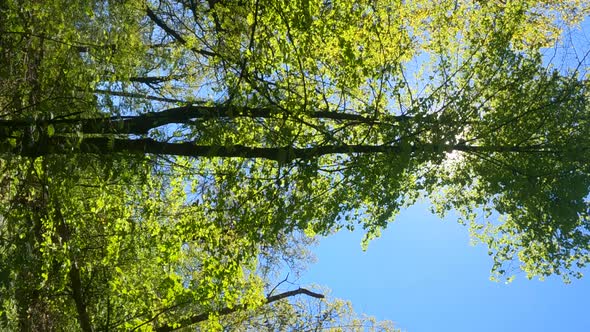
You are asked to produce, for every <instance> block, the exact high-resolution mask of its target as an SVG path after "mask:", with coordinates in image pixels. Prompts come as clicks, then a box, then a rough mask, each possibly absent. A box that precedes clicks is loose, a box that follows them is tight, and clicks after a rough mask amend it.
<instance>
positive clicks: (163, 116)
mask: <svg viewBox="0 0 590 332" xmlns="http://www.w3.org/2000/svg"><path fill="white" fill-rule="evenodd" d="M587 11H588V4H587V3H586V2H584V1H575V0H569V1H505V2H499V1H496V2H481V1H468V0H452V1H451V0H441V1H439V2H437V3H432V2H431V1H426V0H424V1H422V0H420V1H412V2H411V3H407V2H402V1H390V0H387V1H386V0H372V1H357V2H354V3H348V2H342V3H336V2H333V1H312V0H309V1H307V0H306V1H295V2H292V1H291V2H290V1H274V0H264V1H263V0H253V1H229V0H221V1H208V2H207V3H205V2H197V1H192V0H183V1H173V0H168V1H158V2H155V1H154V2H151V1H147V2H146V1H139V0H137V1H127V2H125V3H119V2H112V1H79V2H76V3H75V4H72V3H70V2H69V1H52V2H51V3H50V4H43V5H40V4H38V3H36V2H24V3H22V1H18V2H17V1H11V0H6V1H3V2H1V3H0V14H1V15H2V17H4V18H5V19H4V20H3V21H2V22H0V32H1V34H0V38H1V39H0V41H1V45H2V46H1V48H0V54H1V58H0V63H1V66H0V73H1V75H0V77H2V80H1V81H0V109H1V110H2V111H1V112H2V113H1V115H0V117H1V118H0V153H1V154H2V163H1V164H0V166H1V167H2V169H3V171H4V172H3V174H4V176H3V178H2V181H1V185H2V186H1V193H2V194H1V195H2V196H1V197H2V202H3V204H2V208H1V210H0V215H1V216H2V238H3V242H2V249H3V251H2V253H1V255H2V256H3V258H6V259H5V260H4V261H5V262H7V263H6V264H5V265H4V266H2V270H1V271H2V273H1V276H2V278H0V279H1V280H2V284H1V289H2V294H3V298H4V299H6V300H5V301H4V302H5V303H4V305H3V309H2V310H3V311H4V312H5V317H6V318H7V321H8V320H12V321H14V322H17V323H16V325H11V327H12V328H17V327H18V328H20V329H21V330H23V331H26V330H32V329H36V330H42V329H47V330H51V329H52V327H54V326H79V327H80V328H81V329H82V330H85V331H91V330H97V329H98V330H111V329H117V328H119V329H128V328H133V327H134V326H138V325H141V324H143V325H141V326H142V328H145V329H148V328H152V329H155V330H158V329H159V328H160V329H164V328H165V327H166V326H171V327H172V326H176V325H177V324H181V325H182V323H180V322H187V321H190V320H191V317H193V318H194V317H200V316H199V315H201V314H203V313H207V317H209V316H210V315H209V313H210V314H211V317H213V316H215V314H216V313H217V314H219V313H224V312H226V313H228V314H236V315H238V314H240V313H241V312H246V311H247V309H248V308H259V307H260V306H261V305H263V304H264V303H265V301H267V300H268V298H267V297H266V296H264V292H263V290H264V286H263V284H264V278H261V277H260V276H259V275H258V273H259V272H260V271H259V270H258V268H257V266H258V263H257V262H258V261H260V260H266V259H269V257H270V256H269V255H268V254H270V253H272V252H273V251H278V252H284V251H285V250H287V248H289V244H290V243H292V241H293V237H292V236H293V234H301V233H305V234H307V235H308V236H313V235H315V234H329V233H331V232H334V231H336V230H338V229H341V228H344V227H346V228H349V229H352V228H354V227H357V225H359V226H360V227H363V228H364V229H365V230H366V231H367V236H366V240H369V239H371V238H373V237H375V236H378V234H379V230H380V229H382V228H383V227H386V225H387V224H388V223H389V222H391V221H392V220H393V218H394V216H395V215H396V213H397V212H398V211H399V210H400V209H401V208H403V207H405V206H409V205H412V204H413V203H414V202H416V200H417V199H418V198H420V197H429V198H431V200H432V201H433V210H435V211H436V212H437V213H439V214H444V213H445V212H447V211H449V210H451V209H455V210H457V211H459V212H461V214H462V215H463V222H466V223H469V224H470V226H471V230H472V231H473V233H474V235H475V237H477V238H479V239H480V240H482V241H483V242H485V243H486V244H487V245H488V246H489V247H490V253H491V254H492V255H494V260H495V264H494V268H493V272H494V273H495V274H497V275H504V274H505V273H506V268H505V267H504V264H505V263H507V262H510V261H512V260H513V259H519V260H520V261H521V267H522V268H523V269H524V270H525V271H527V273H528V275H529V276H531V277H532V276H546V275H550V274H554V273H557V274H563V275H565V277H566V278H567V276H568V275H573V276H576V277H578V276H580V275H579V272H578V268H581V267H583V266H585V264H586V263H587V262H588V260H589V248H590V240H589V238H588V226H589V219H588V200H587V198H586V197H587V196H588V191H589V188H590V177H589V174H590V172H589V169H588V159H589V154H588V153H589V151H588V148H589V141H588V137H589V135H588V134H589V131H590V126H589V123H588V116H587V112H588V105H587V100H588V82H587V81H586V79H585V76H584V75H585V71H584V70H585V67H584V66H585V65H586V64H585V62H584V59H585V58H584V59H580V61H579V62H578V63H576V64H574V65H573V66H569V67H568V68H570V69H569V70H558V69H556V68H554V67H552V66H551V65H550V64H548V63H547V61H546V60H545V59H544V58H543V56H542V54H543V50H544V48H545V47H547V46H549V45H552V44H553V43H555V42H558V41H559V38H560V34H561V32H562V31H563V29H565V27H569V26H573V25H575V24H577V23H579V22H580V21H581V20H582V19H583V18H584V15H586V14H587ZM492 213H496V214H497V215H499V216H500V219H499V221H497V222H496V221H491V220H492V219H491V216H492ZM494 217H495V215H494ZM482 220H483V222H482ZM494 220H495V218H494ZM365 244H366V243H365ZM265 299H266V300H265ZM232 308H239V309H240V310H239V312H236V311H232V310H233V309H232ZM224 310H225V311H224ZM228 310H229V311H228ZM10 315H13V316H14V317H12V316H10ZM9 316H10V317H9ZM32 317H35V319H34V320H33V319H32ZM8 318H10V319H8ZM41 318H42V319H41ZM33 322H38V323H33ZM146 322H147V324H144V323H146ZM198 322H200V321H198ZM32 324H39V325H37V326H33V325H32ZM211 324H213V323H211ZM17 325H18V326H17Z"/></svg>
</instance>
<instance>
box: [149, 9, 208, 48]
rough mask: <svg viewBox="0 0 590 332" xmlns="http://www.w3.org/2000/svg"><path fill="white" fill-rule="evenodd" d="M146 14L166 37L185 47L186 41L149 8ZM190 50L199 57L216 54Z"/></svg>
mask: <svg viewBox="0 0 590 332" xmlns="http://www.w3.org/2000/svg"><path fill="white" fill-rule="evenodd" d="M146 12H147V16H148V17H149V18H150V19H151V20H152V21H153V22H154V23H155V24H156V25H157V26H159V27H160V28H161V29H162V30H164V31H165V32H166V33H167V34H168V35H170V36H171V37H172V38H174V39H175V40H176V41H177V42H179V43H181V44H182V45H186V40H185V39H184V38H183V37H182V36H181V35H180V34H179V33H178V32H176V31H174V30H173V29H172V28H170V27H169V26H168V25H167V24H166V22H164V21H162V20H161V19H160V18H159V17H158V16H157V15H156V13H154V11H153V10H151V8H150V7H146ZM191 50H192V51H193V52H195V53H198V54H201V55H205V56H215V55H216V54H215V53H213V52H211V51H207V50H200V49H197V48H194V47H193V48H191Z"/></svg>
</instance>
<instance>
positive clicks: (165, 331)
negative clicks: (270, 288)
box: [156, 288, 324, 332]
mask: <svg viewBox="0 0 590 332" xmlns="http://www.w3.org/2000/svg"><path fill="white" fill-rule="evenodd" d="M296 295H307V296H310V297H313V298H316V299H323V298H324V295H323V294H319V293H315V292H312V291H310V290H308V289H305V288H299V289H295V290H292V291H288V292H284V293H281V294H277V295H273V296H269V297H267V298H266V303H265V304H270V303H272V302H276V301H279V300H282V299H286V298H288V297H292V296H296ZM246 309H248V308H247V307H246V306H245V305H238V306H235V307H232V308H228V307H225V308H222V309H221V310H219V311H217V312H216V313H217V314H219V315H229V314H231V313H234V312H236V311H240V310H246ZM211 313H212V312H204V313H202V314H198V315H195V316H192V317H190V318H187V319H185V320H182V321H181V322H180V323H179V324H180V325H179V326H177V327H172V326H171V325H165V326H162V327H159V328H157V329H156V332H170V331H175V330H178V329H181V328H185V327H188V326H190V325H194V324H197V323H200V322H204V321H206V320H207V319H209V315H210V314H211Z"/></svg>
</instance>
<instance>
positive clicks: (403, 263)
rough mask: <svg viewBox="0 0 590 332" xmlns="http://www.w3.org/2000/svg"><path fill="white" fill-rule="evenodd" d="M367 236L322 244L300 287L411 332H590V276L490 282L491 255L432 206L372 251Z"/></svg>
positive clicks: (414, 212)
mask: <svg viewBox="0 0 590 332" xmlns="http://www.w3.org/2000/svg"><path fill="white" fill-rule="evenodd" d="M362 234H363V233H362V232H361V231H358V232H357V231H355V232H352V233H351V232H346V231H342V232H340V233H338V234H336V235H333V236H330V237H327V238H323V239H322V240H321V243H320V245H319V246H318V247H317V248H316V249H315V250H314V252H315V254H316V256H317V259H318V261H317V263H316V264H314V265H312V266H310V268H309V269H308V271H307V272H306V273H305V274H304V275H303V276H302V278H301V279H300V280H299V281H298V283H300V284H301V285H308V284H311V283H316V284H319V285H322V286H326V287H329V288H330V289H332V293H331V296H333V297H336V298H342V299H346V300H350V301H351V302H352V303H353V305H354V308H355V310H356V311H357V312H358V313H365V314H368V315H373V316H376V317H377V318H378V319H388V320H392V321H394V322H395V323H396V326H397V327H399V328H402V329H404V330H406V331H409V332H427V331H453V332H461V331H478V332H485V331H495V332H497V331H503V332H510V331H519V332H523V331H568V332H575V331H590V313H588V308H590V280H588V279H587V278H589V277H590V273H589V272H590V270H586V273H585V274H586V275H587V277H586V279H580V280H573V282H572V283H571V284H564V283H563V282H562V281H561V279H560V278H548V279H546V280H545V281H539V280H536V279H533V280H528V279H527V278H526V276H525V275H524V274H522V273H521V274H517V277H516V279H515V280H514V281H513V282H512V283H510V284H505V283H502V282H493V281H490V280H489V276H490V273H489V271H490V268H491V265H492V260H491V258H490V257H489V256H488V255H487V249H486V248H485V247H484V246H482V245H478V246H475V247H474V246H471V245H470V244H469V234H468V230H467V228H465V227H463V226H461V225H459V224H458V223H456V222H455V219H453V217H452V216H449V217H447V218H446V219H445V220H441V219H439V218H438V217H436V216H434V215H432V214H431V213H430V212H428V210H427V205H425V204H420V205H417V206H414V207H412V208H410V209H408V210H406V211H403V212H402V213H401V214H400V216H399V217H398V218H397V219H396V221H395V222H394V223H392V224H390V226H389V227H388V228H387V229H386V230H385V231H384V232H383V235H382V236H381V238H379V239H376V240H374V241H372V242H371V244H370V245H369V249H368V250H367V251H366V252H363V251H362V250H361V247H360V241H361V238H362Z"/></svg>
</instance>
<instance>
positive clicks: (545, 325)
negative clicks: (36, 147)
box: [298, 18, 590, 332]
mask: <svg viewBox="0 0 590 332" xmlns="http://www.w3.org/2000/svg"><path fill="white" fill-rule="evenodd" d="M566 37H567V38H564V40H563V44H559V45H556V48H555V49H554V50H551V49H548V50H547V54H546V60H548V61H549V60H553V61H554V62H553V65H554V66H555V67H554V68H558V69H561V70H564V69H567V68H568V67H569V68H572V66H573V67H575V66H576V65H577V64H578V61H579V60H580V59H581V58H583V57H584V55H585V52H587V51H588V50H590V19H588V18H586V19H585V21H584V22H583V23H582V24H581V26H580V27H578V28H577V29H573V30H570V31H567V35H566ZM556 52H557V53H556ZM554 54H557V55H558V56H557V58H552V56H553V55H554ZM588 68H590V64H588V59H586V61H585V64H584V66H582V68H580V69H581V70H582V71H583V72H587V70H588ZM362 236H363V233H362V231H355V232H353V233H351V232H346V231H341V232H340V233H338V234H335V235H332V236H330V237H327V238H323V239H322V240H321V241H320V245H319V246H318V247H317V248H315V250H314V252H315V254H316V256H317V259H318V261H317V263H316V264H314V265H311V266H310V267H309V269H308V271H307V273H305V274H304V275H303V276H302V278H301V279H300V280H299V281H298V283H299V284H301V285H309V284H313V283H315V284H318V285H322V286H326V287H329V288H331V289H332V293H331V296H333V297H336V298H342V299H346V300H350V301H351V302H352V303H353V305H354V308H355V310H356V311H357V312H358V313H365V314H368V315H373V316H376V317H377V318H378V319H387V320H392V321H394V322H395V323H396V325H397V327H399V328H402V329H403V330H405V331H409V332H430V331H443V332H445V331H452V332H462V331H469V332H472V331H478V332H486V331H494V332H498V331H501V332H512V331H514V332H516V331H518V332H528V331H535V332H545V331H564V332H578V331H580V332H587V331H590V312H589V309H590V269H586V270H585V271H584V272H585V275H586V277H585V278H583V279H580V280H573V281H572V283H571V284H564V283H563V281H562V280H561V278H560V277H552V278H547V279H546V280H545V281H539V280H537V279H533V280H528V279H527V278H526V276H525V275H524V274H523V273H522V272H521V273H520V274H517V275H516V279H515V280H514V281H513V282H512V283H510V284H505V283H502V282H493V281H490V279H489V277H490V269H491V267H492V259H491V257H489V256H488V255H487V248H486V247H484V246H483V245H478V246H475V247H474V246H471V245H470V241H469V233H468V230H467V228H466V227H463V226H461V225H459V224H458V223H457V222H456V218H453V216H452V215H449V216H448V217H447V218H446V219H445V220H441V219H439V218H438V217H436V216H434V215H432V214H431V213H430V212H429V211H428V209H427V205H426V204H418V205H416V206H414V207H412V208H410V209H408V210H406V211H403V212H402V213H401V214H400V215H399V216H398V218H397V219H396V221H395V222H394V223H392V224H390V225H389V227H388V228H387V229H386V230H385V231H384V232H383V234H382V236H381V238H379V239H376V240H374V241H372V242H371V244H370V245H369V249H368V250H367V251H366V252H363V251H362V250H361V246H360V241H361V238H362Z"/></svg>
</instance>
